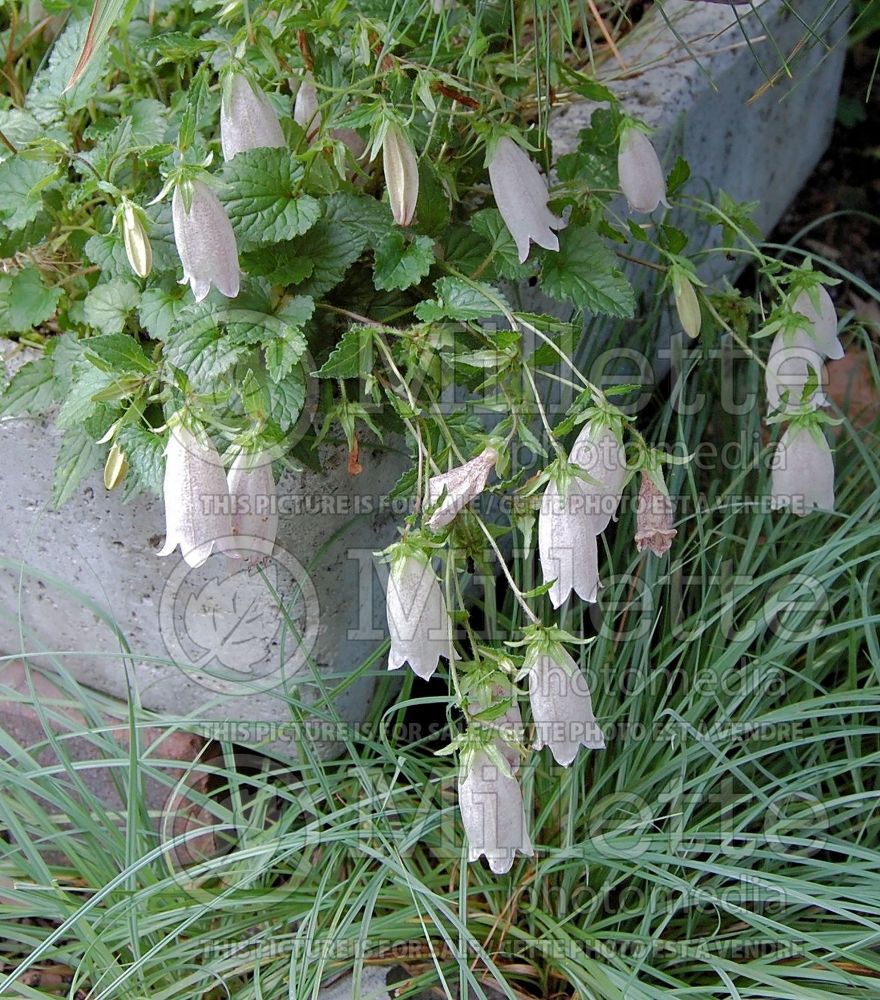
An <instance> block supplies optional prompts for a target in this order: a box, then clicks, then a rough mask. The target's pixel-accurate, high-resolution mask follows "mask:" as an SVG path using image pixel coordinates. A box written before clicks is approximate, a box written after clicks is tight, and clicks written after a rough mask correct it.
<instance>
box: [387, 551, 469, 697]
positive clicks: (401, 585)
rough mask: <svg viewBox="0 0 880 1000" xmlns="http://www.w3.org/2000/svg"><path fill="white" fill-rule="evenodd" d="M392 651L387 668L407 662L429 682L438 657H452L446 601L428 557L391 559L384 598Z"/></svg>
mask: <svg viewBox="0 0 880 1000" xmlns="http://www.w3.org/2000/svg"><path fill="white" fill-rule="evenodd" d="M386 613H387V616H388V631H389V633H390V635H391V650H390V651H389V653H388V669H389V670H397V669H398V668H400V667H402V666H403V664H404V663H406V662H407V661H408V662H409V665H410V667H412V669H413V672H414V673H415V674H417V675H418V676H419V677H421V678H422V679H423V680H428V679H429V678H430V677H431V675H432V674H433V673H434V671H435V670H436V669H437V665H438V663H439V661H440V657H441V656H445V657H446V659H447V660H450V659H452V658H453V657H454V655H455V654H454V651H453V649H452V643H451V641H450V622H449V615H448V614H447V611H446V601H445V600H444V597H443V591H442V590H441V589H440V584H439V582H438V581H437V577H436V576H435V575H434V571H433V569H431V564H430V562H429V561H428V559H427V557H426V556H424V555H423V554H421V553H415V552H407V553H406V554H400V553H397V554H395V555H394V556H393V557H392V560H391V570H390V572H389V574H388V593H387V595H386Z"/></svg>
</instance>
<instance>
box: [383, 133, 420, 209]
mask: <svg viewBox="0 0 880 1000" xmlns="http://www.w3.org/2000/svg"><path fill="white" fill-rule="evenodd" d="M382 166H383V169H384V171H385V186H386V187H387V188H388V201H389V202H390V204H391V214H392V215H393V216H394V221H395V222H396V223H397V225H398V226H408V225H409V224H410V223H411V222H412V219H413V215H415V211H416V202H417V201H418V198H419V165H418V162H417V161H416V154H415V150H414V149H413V147H412V143H411V142H410V141H409V139H408V138H407V136H406V135H405V134H404V132H403V130H402V129H401V128H400V127H399V126H398V125H395V124H390V125H389V126H388V130H387V131H386V133H385V138H384V139H383V141H382Z"/></svg>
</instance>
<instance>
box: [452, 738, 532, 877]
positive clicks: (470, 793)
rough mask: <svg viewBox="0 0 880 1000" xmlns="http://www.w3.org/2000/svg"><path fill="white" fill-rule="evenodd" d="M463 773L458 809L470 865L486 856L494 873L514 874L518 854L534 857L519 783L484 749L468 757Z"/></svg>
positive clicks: (460, 780)
mask: <svg viewBox="0 0 880 1000" xmlns="http://www.w3.org/2000/svg"><path fill="white" fill-rule="evenodd" d="M502 763H503V762H502ZM462 770H463V776H462V777H461V778H460V779H459V782H458V806H459V809H460V810H461V820H462V824H463V825H464V831H465V835H466V837H467V841H468V861H470V862H473V861H476V860H477V859H478V858H479V857H480V855H481V854H482V855H485V856H486V860H487V861H488V862H489V867H490V868H491V869H492V871H493V872H494V873H495V874H496V875H503V874H505V873H506V872H509V871H510V869H511V867H512V866H513V862H514V858H515V856H516V853H517V852H519V853H520V854H523V855H525V856H527V857H531V856H532V854H534V849H533V848H532V842H531V840H530V839H529V833H528V825H527V823H526V816H525V810H524V809H523V800H522V791H521V790H520V787H519V782H518V781H517V780H516V778H515V777H514V776H513V774H512V773H511V772H510V771H509V770H508V769H507V767H506V766H500V764H499V761H497V760H494V761H493V760H492V759H491V758H490V756H489V754H487V753H486V751H485V750H482V749H477V750H473V751H472V752H471V753H469V754H468V755H467V758H466V761H465V762H464V763H463V765H462Z"/></svg>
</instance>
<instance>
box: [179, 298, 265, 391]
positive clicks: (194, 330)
mask: <svg viewBox="0 0 880 1000" xmlns="http://www.w3.org/2000/svg"><path fill="white" fill-rule="evenodd" d="M247 351H248V347H247V346H246V345H243V344H241V343H237V342H236V341H235V340H233V338H231V337H228V336H226V335H225V334H224V333H223V332H222V331H221V330H220V329H219V328H218V326H217V323H216V322H215V320H214V318H213V317H210V316H209V317H204V318H202V319H200V320H198V321H196V322H193V323H192V324H191V325H190V326H186V327H183V328H181V329H179V330H176V331H175V332H174V334H173V335H172V336H170V337H169V338H168V340H167V341H166V347H165V357H166V358H167V359H168V361H169V362H170V363H171V364H172V365H174V366H175V367H177V368H180V369H181V370H182V371H184V372H185V373H186V374H187V376H188V377H189V378H190V380H191V381H192V383H193V385H194V387H195V388H197V389H200V390H202V391H208V390H213V389H216V388H217V385H216V383H217V380H218V379H219V377H220V376H221V375H224V374H226V372H228V371H229V369H230V368H232V367H233V366H234V365H235V364H237V362H238V361H239V360H240V359H241V358H242V357H244V355H245V354H246V353H247Z"/></svg>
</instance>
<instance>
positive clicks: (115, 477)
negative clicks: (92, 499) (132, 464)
mask: <svg viewBox="0 0 880 1000" xmlns="http://www.w3.org/2000/svg"><path fill="white" fill-rule="evenodd" d="M126 472H128V459H127V458H126V457H125V452H123V450H122V449H121V448H120V447H119V445H118V444H115V443H114V444H112V445H111V446H110V451H109V452H108V453H107V461H106V462H105V463H104V489H105V490H112V489H114V488H115V487H116V486H118V485H119V484H120V483H121V482H122V480H123V479H125V473H126Z"/></svg>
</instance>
